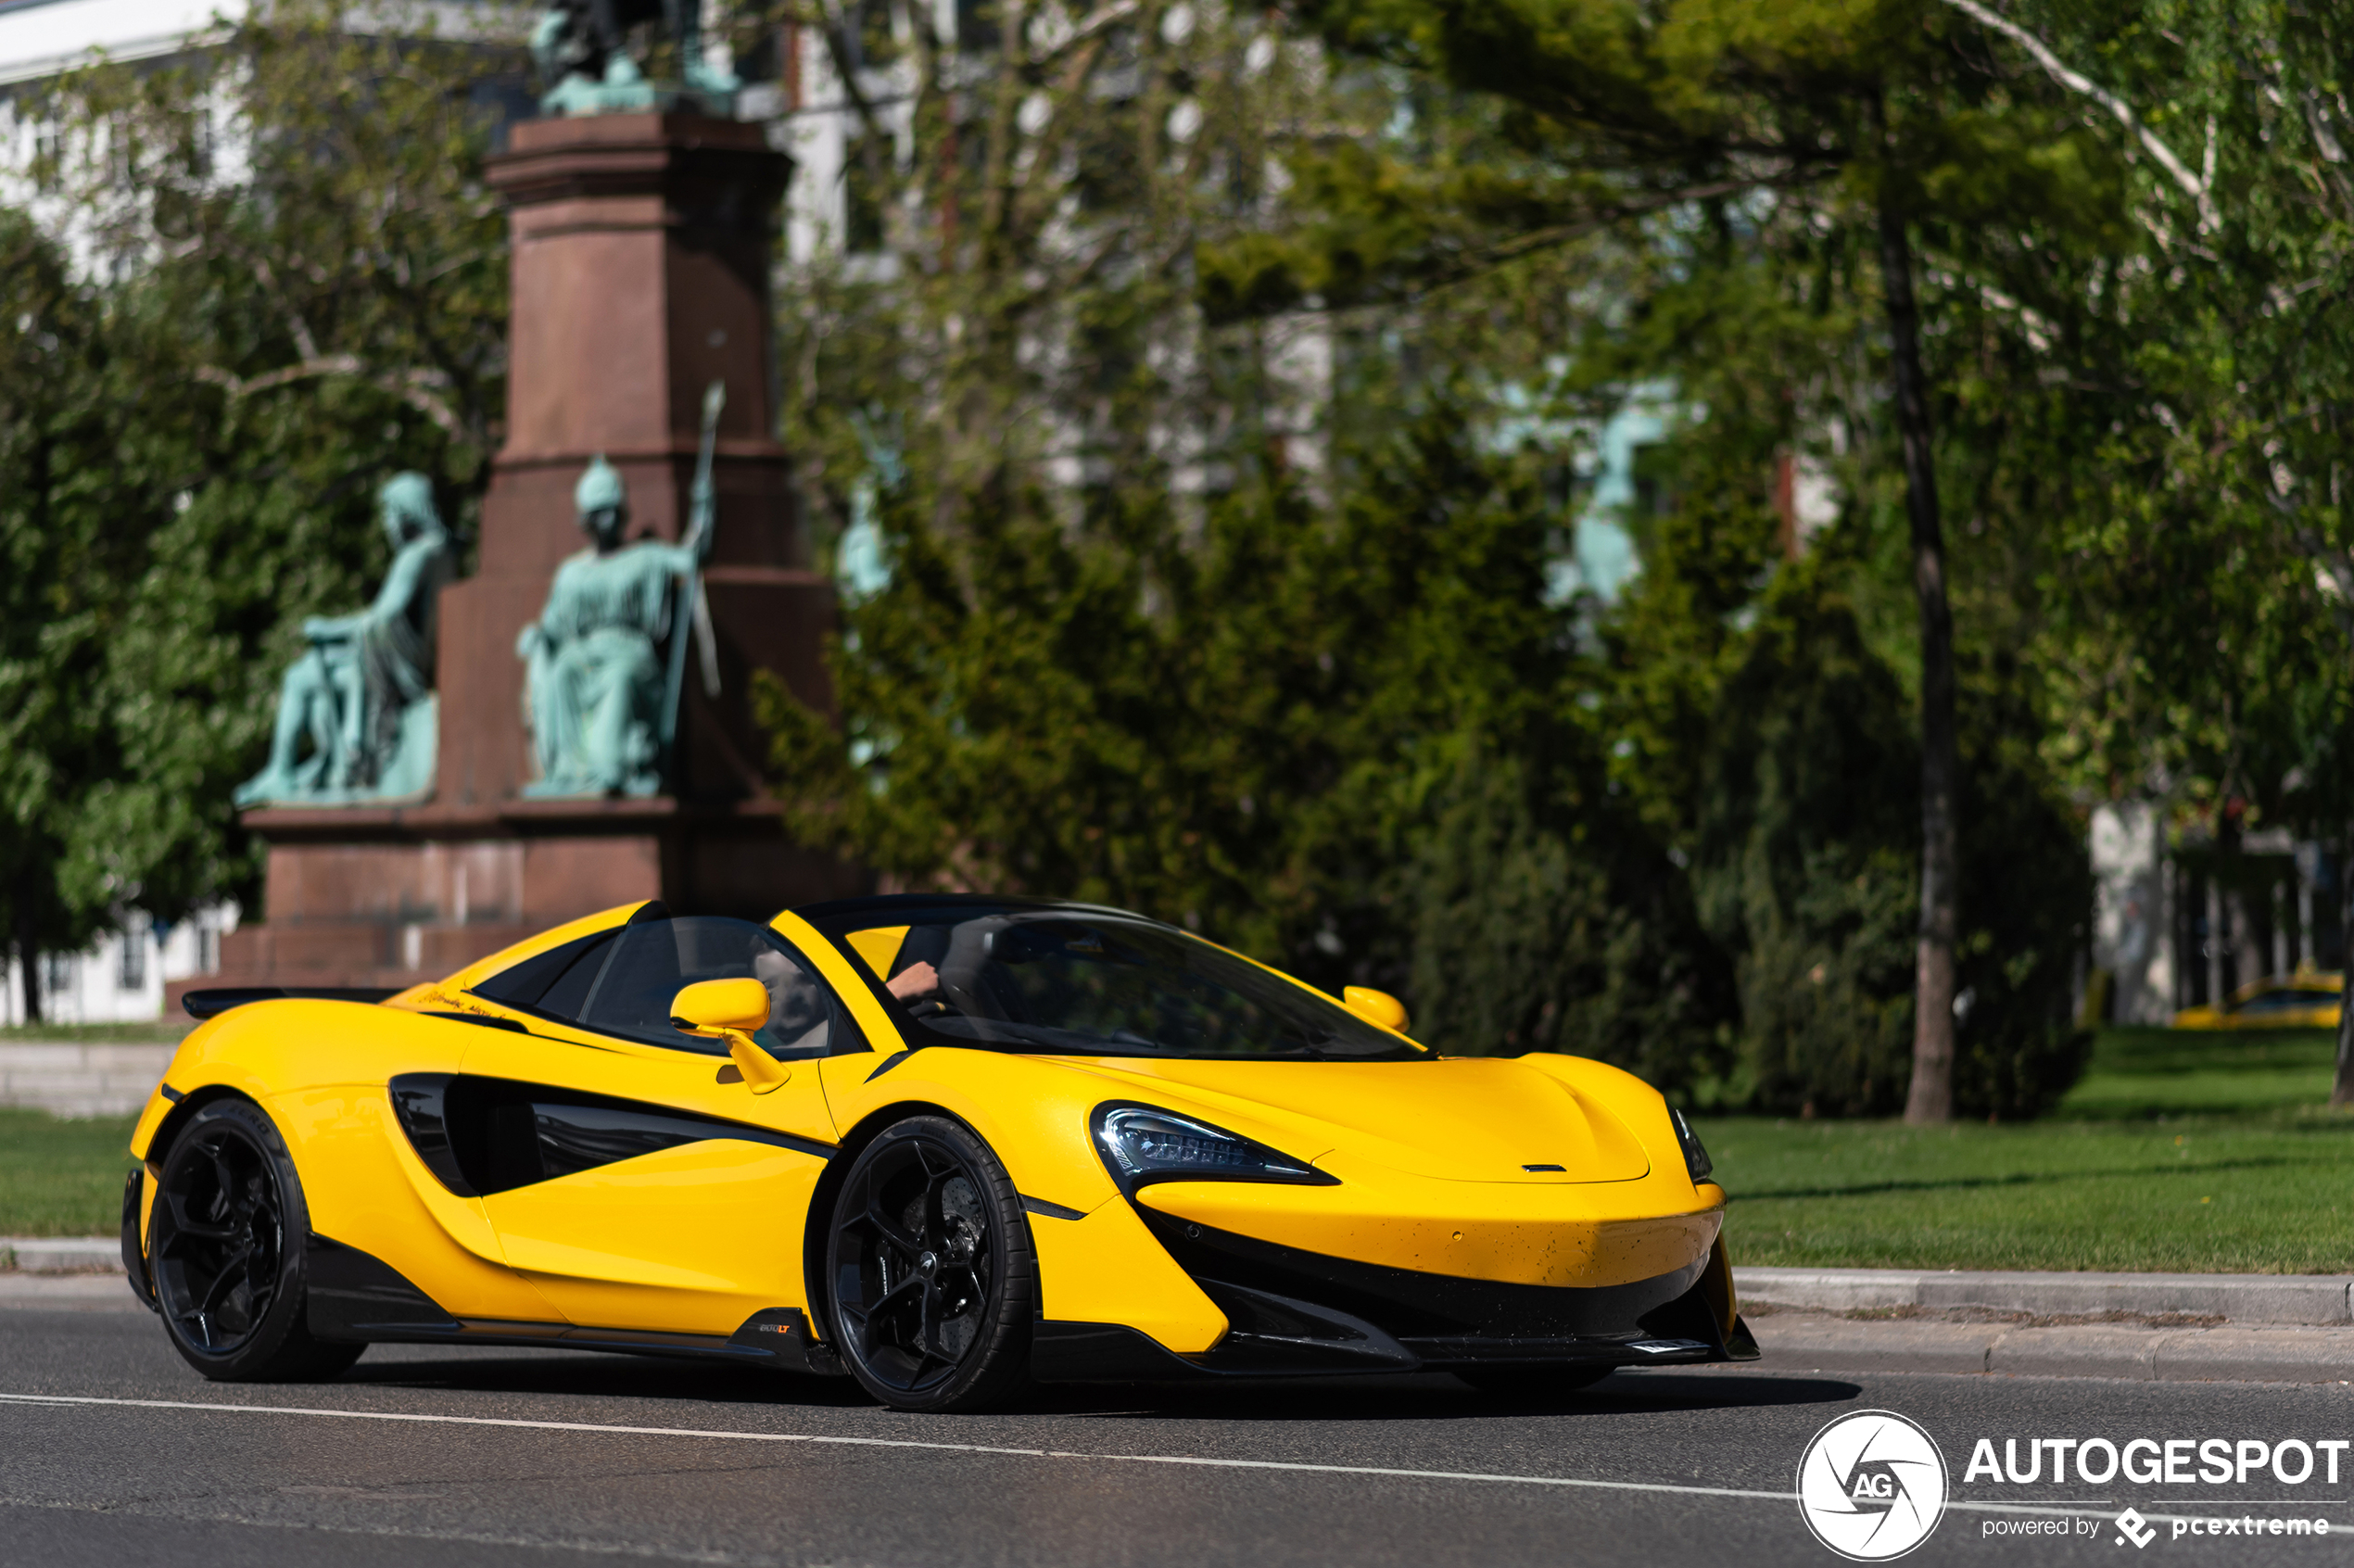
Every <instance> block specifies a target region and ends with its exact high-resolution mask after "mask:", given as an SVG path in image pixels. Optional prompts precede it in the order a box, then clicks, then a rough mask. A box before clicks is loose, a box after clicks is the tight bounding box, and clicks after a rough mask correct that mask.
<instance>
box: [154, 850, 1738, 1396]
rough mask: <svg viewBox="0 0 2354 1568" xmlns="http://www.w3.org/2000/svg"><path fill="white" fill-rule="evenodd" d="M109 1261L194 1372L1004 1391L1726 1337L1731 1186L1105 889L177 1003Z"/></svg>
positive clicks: (1560, 1379) (1649, 1349)
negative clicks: (392, 1369)
mask: <svg viewBox="0 0 2354 1568" xmlns="http://www.w3.org/2000/svg"><path fill="white" fill-rule="evenodd" d="M188 1006H189V1010H190V1011H191V1012H193V1013H196V1014H197V1015H198V1016H199V1017H201V1018H205V1019H206V1021H205V1022H204V1023H203V1024H202V1025H201V1027H199V1028H198V1029H196V1031H194V1032H193V1033H191V1034H190V1035H189V1036H188V1037H187V1040H186V1043H184V1044H183V1045H182V1046H181V1048H180V1051H179V1054H178V1055H177V1056H174V1057H173V1058H172V1062H171V1069H170V1070H169V1071H168V1073H167V1074H166V1076H165V1079H164V1081H163V1082H162V1083H161V1084H160V1085H158V1088H157V1090H156V1092H155V1094H154V1096H153V1097H152V1098H151V1099H150V1100H149V1102H148V1104H147V1106H146V1113H145V1115H144V1116H142V1117H141V1119H140V1121H139V1125H138V1130H137V1132H136V1133H135V1134H134V1135H133V1141H132V1153H133V1156H135V1157H137V1158H139V1159H140V1160H141V1161H142V1162H143V1165H142V1168H141V1169H140V1170H136V1171H134V1172H133V1174H132V1176H131V1178H130V1183H129V1187H128V1189H127V1191H126V1193H125V1195H124V1199H123V1229H122V1245H123V1260H124V1262H125V1264H126V1265H127V1266H128V1268H129V1270H130V1273H131V1279H132V1283H133V1288H134V1289H135V1290H137V1291H138V1292H139V1294H140V1295H141V1296H142V1297H143V1298H144V1299H145V1300H146V1302H147V1303H148V1305H149V1306H150V1307H152V1308H153V1309H155V1310H156V1312H157V1313H158V1316H159V1317H160V1318H161V1319H162V1321H163V1326H164V1330H165V1332H166V1333H167V1334H169V1335H170V1336H171V1342H172V1345H173V1346H174V1347H176V1348H177V1349H178V1350H179V1352H180V1354H181V1355H182V1356H184V1358H186V1359H187V1360H188V1361H189V1363H190V1364H192V1365H193V1366H195V1367H196V1369H197V1370H198V1371H199V1372H202V1373H204V1375H206V1376H207V1377H211V1378H221V1379H262V1378H272V1379H291V1378H305V1377H328V1376H333V1375H335V1373H337V1372H341V1371H342V1370H343V1369H344V1368H346V1367H348V1365H350V1363H351V1362H352V1361H353V1359H356V1358H357V1357H358V1356H359V1355H360V1354H361V1350H362V1349H363V1348H364V1347H366V1346H368V1345H370V1344H373V1343H377V1342H381V1341H408V1342H424V1343H435V1344H442V1343H446V1344H456V1345H507V1346H513V1345H533V1346H560V1347H584V1348H601V1349H609V1350H620V1351H631V1352H638V1353H652V1354H667V1355H678V1356H696V1357H707V1358H717V1359H722V1360H733V1361H737V1362H740V1363H742V1364H744V1365H747V1366H757V1367H766V1368H778V1369H784V1370H788V1371H793V1372H806V1373H815V1374H826V1375H841V1374H847V1375H848V1376H850V1377H853V1378H854V1379H856V1380H857V1382H858V1383H859V1385H861V1386H862V1387H864V1388H865V1389H866V1391H867V1393H869V1394H870V1395H872V1396H873V1397H875V1398H877V1399H880V1400H882V1401H884V1402H885V1403H887V1404H891V1405H894V1406H897V1407H900V1408H902V1409H906V1410H972V1409H978V1408H981V1407H984V1406H987V1405H989V1404H991V1403H992V1402H994V1401H1000V1400H1003V1399H1005V1398H1006V1397H1008V1396H1009V1395H1010V1394H1011V1393H1012V1392H1013V1391H1014V1390H1015V1389H1017V1388H1018V1387H1019V1386H1021V1385H1023V1384H1025V1383H1026V1382H1028V1381H1030V1380H1038V1381H1044V1382H1054V1381H1131V1380H1134V1381H1144V1380H1154V1379H1176V1378H1194V1379H1217V1378H1237V1377H1264V1376H1297V1375H1301V1374H1308V1373H1365V1372H1382V1371H1397V1372H1411V1371H1417V1370H1423V1369H1443V1370H1445V1371H1448V1372H1454V1373H1457V1374H1459V1375H1460V1376H1462V1378H1463V1379H1465V1380H1466V1381H1468V1382H1470V1383H1473V1384H1474V1385H1481V1386H1503V1387H1510V1388H1524V1389H1525V1388H1533V1387H1551V1388H1555V1389H1561V1388H1571V1387H1577V1386H1582V1385H1584V1384H1587V1383H1590V1382H1592V1381H1594V1380H1595V1379H1597V1378H1600V1377H1601V1376H1602V1375H1604V1374H1605V1373H1607V1372H1609V1371H1610V1370H1611V1369H1612V1368H1614V1367H1621V1366H1656V1365H1664V1364H1673V1363H1685V1362H1695V1361H1722V1360H1728V1359H1736V1360H1738V1359H1750V1358H1753V1357H1754V1356H1755V1355H1756V1354H1757V1348H1756V1345H1755V1343H1754V1341H1753V1339H1752V1338H1751V1336H1750V1334H1749V1332H1748V1330H1747V1328H1746V1326H1745V1325H1744V1324H1743V1323H1742V1321H1741V1320H1740V1316H1739V1315H1738V1313H1737V1311H1736V1309H1735V1302H1734V1298H1733V1288H1732V1274H1731V1271H1730V1269H1729V1267H1728V1263H1727V1260H1726V1253H1725V1247H1724V1243H1723V1239H1722V1237H1721V1235H1720V1231H1721V1230H1722V1226H1723V1220H1724V1212H1725V1194H1724V1192H1723V1191H1722V1189H1720V1188H1719V1187H1717V1186H1716V1185H1715V1183H1714V1182H1711V1181H1710V1179H1709V1174H1710V1172H1709V1163H1708V1156H1707V1155H1706V1153H1705V1152H1703V1150H1702V1147H1701V1144H1700V1142H1699V1140H1698V1139H1696V1138H1695V1137H1694V1136H1693V1135H1692V1132H1691V1130H1690V1128H1689V1127H1688V1126H1687V1125H1686V1124H1685V1122H1684V1120H1683V1118H1682V1117H1681V1115H1680V1114H1679V1113H1677V1111H1675V1110H1674V1109H1672V1108H1670V1106H1668V1105H1667V1104H1666V1102H1665V1101H1664V1100H1663V1099H1662V1098H1661V1097H1660V1096H1659V1094H1656V1093H1654V1092H1653V1091H1652V1089H1651V1088H1649V1087H1648V1086H1646V1085H1645V1084H1643V1083H1642V1082H1641V1081H1639V1080H1637V1079H1634V1078H1631V1077H1629V1076H1628V1075H1626V1073H1624V1072H1621V1071H1619V1070H1618V1069H1614V1068H1611V1067H1606V1066H1604V1065H1602V1064H1601V1063H1598V1062H1592V1061H1586V1060H1581V1059H1578V1058H1576V1057H1570V1056H1520V1057H1516V1058H1509V1059H1507V1058H1493V1057H1468V1056H1440V1055H1437V1054H1436V1053H1434V1052H1432V1051H1429V1050H1426V1049H1424V1047H1423V1046H1421V1045H1418V1044H1416V1043H1414V1042H1413V1041H1411V1039H1409V1038H1408V1037H1407V1035H1406V1034H1405V1032H1404V1030H1405V1028H1406V1023H1407V1020H1406V1017H1405V1013H1404V1010H1403V1009H1402V1008H1401V1007H1400V1006H1399V1005H1398V1003H1397V1002H1396V1001H1395V1000H1394V999H1392V998H1390V997H1388V996H1386V995H1385V994H1383V993H1379V992H1372V991H1360V990H1355V989H1352V990H1350V991H1349V992H1348V993H1347V995H1346V997H1345V999H1343V1000H1339V1001H1335V999H1334V998H1332V997H1330V996H1328V995H1326V994H1325V993H1323V992H1320V991H1317V990H1314V989H1311V988H1310V987H1309V986H1307V985H1304V984H1302V983H1301V982H1299V981H1297V980H1292V979H1290V978H1288V977H1286V976H1285V975H1283V974H1280V973H1278V972H1276V971H1275V970H1272V969H1270V968H1267V967H1263V966H1261V965H1259V964H1257V963H1254V962H1252V961H1250V960H1249V959H1247V958H1244V957H1241V956H1239V955H1236V954H1234V953H1231V952H1228V951H1227V950H1225V949H1223V948H1221V947H1218V946H1215V945H1213V944H1212V943H1210V942H1204V941H1202V940H1200V939H1199V938H1197V937H1195V936H1192V935H1189V934H1187V933H1186V932H1184V931H1183V930H1179V929H1174V928H1172V927H1170V926H1165V925H1162V924H1160V923H1158V922H1157V921H1153V920H1148V919H1145V918H1143V917H1139V916H1135V915H1130V914H1124V913H1122V912H1120V911H1119V910H1116V909H1104V908H1096V907H1093V906H1089V905H1083V904H1057V903H1046V902H1039V901H1027V900H1020V899H1013V898H989V897H948V896H930V895H909V896H904V897H891V898H864V899H851V900H845V901H840V902H835V903H829V904H817V905H814V906H809V907H804V908H801V909H797V910H793V911H791V912H788V913H786V914H783V915H779V916H778V917H776V919H775V920H773V921H771V922H770V923H769V924H767V925H766V926H762V925H755V924H753V923H751V922H749V921H745V920H738V919H728V918H721V917H710V916H693V915H677V916H674V915H672V914H671V913H670V912H669V911H667V910H666V909H664V907H663V906H662V905H661V904H658V903H651V904H637V905H634V906H627V907H624V908H619V909H614V910H610V911H607V912H606V913H604V914H601V915H595V916H591V917H588V918H586V919H582V920H577V921H575V922H573V923H572V924H570V925H567V926H563V927H561V928H559V929H555V930H551V931H549V932H547V933H545V934H544V935H542V936H539V937H538V938H535V939H533V940H532V941H529V942H524V943H522V944H520V945H518V946H515V947H513V948H510V949H508V950H507V951H505V952H503V953H500V954H498V955H495V956H493V957H490V958H486V959H484V960H482V961H481V962H480V963H477V964H475V965H474V966H473V967H469V968H465V969H462V970H460V971H459V972H458V973H456V974H454V975H451V976H449V978H448V979H446V980H438V981H436V982H434V983H431V984H425V985H419V986H415V987H412V988H411V989H410V990H407V991H403V992H400V993H397V994H387V995H379V994H376V993H300V992H284V991H269V992H259V991H255V992H228V991H213V992H204V993H192V994H191V996H190V997H189V998H188Z"/></svg>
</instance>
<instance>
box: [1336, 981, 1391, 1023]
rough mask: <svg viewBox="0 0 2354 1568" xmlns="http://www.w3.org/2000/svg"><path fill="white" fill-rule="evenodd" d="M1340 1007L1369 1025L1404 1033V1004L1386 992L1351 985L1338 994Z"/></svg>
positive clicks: (1366, 986)
mask: <svg viewBox="0 0 2354 1568" xmlns="http://www.w3.org/2000/svg"><path fill="white" fill-rule="evenodd" d="M1340 1003H1341V1005H1342V1006H1344V1007H1347V1008H1348V1010H1349V1011H1350V1012H1352V1013H1354V1014H1356V1015H1357V1016H1358V1017H1359V1018H1362V1019H1364V1020H1365V1021H1366V1022H1367V1023H1369V1024H1378V1025H1380V1026H1381V1027H1382V1028H1384V1029H1387V1030H1395V1031H1397V1032H1398V1033H1399V1034H1403V1033H1405V1032H1406V1004H1405V1003H1403V1002H1400V1001H1399V1000H1398V998H1397V997H1395V996H1392V995H1391V994H1390V993H1388V992H1386V991H1375V990H1374V989H1373V987H1372V986H1370V985H1352V986H1349V987H1348V989H1346V990H1344V991H1343V992H1342V993H1340Z"/></svg>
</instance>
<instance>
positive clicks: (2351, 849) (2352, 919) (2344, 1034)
mask: <svg viewBox="0 0 2354 1568" xmlns="http://www.w3.org/2000/svg"><path fill="white" fill-rule="evenodd" d="M2337 898H2338V904H2337V918H2338V930H2339V932H2340V933H2341V934H2340V936H2339V938H2338V940H2339V941H2340V942H2343V943H2344V944H2345V952H2344V953H2343V954H2342V955H2340V956H2339V960H2338V967H2339V969H2340V971H2341V972H2343V973H2345V974H2348V975H2354V823H2349V824H2348V826H2347V829H2346V838H2345V839H2344V841H2342V842H2341V843H2340V844H2339V845H2338V852H2337ZM2345 1000H2346V999H2345V998H2344V997H2343V996H2342V995H2341V997H2340V998H2339V1006H2338V1009H2337V1076H2336V1077H2335V1078H2334V1079H2333V1080H2331V1081H2330V1109H2332V1110H2344V1109H2346V1108H2347V1107H2348V1106H2354V1007H2349V1006H2347V1005H2344V1004H2345Z"/></svg>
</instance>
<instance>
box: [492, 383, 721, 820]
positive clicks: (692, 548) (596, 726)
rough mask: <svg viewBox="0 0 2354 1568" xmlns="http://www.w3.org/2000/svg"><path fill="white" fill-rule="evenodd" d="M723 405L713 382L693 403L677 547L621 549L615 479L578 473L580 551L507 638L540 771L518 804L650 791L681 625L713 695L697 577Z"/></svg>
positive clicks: (678, 664) (660, 771)
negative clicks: (685, 518) (686, 512)
mask: <svg viewBox="0 0 2354 1568" xmlns="http://www.w3.org/2000/svg"><path fill="white" fill-rule="evenodd" d="M723 401H724V395H723V393H722V392H721V389H720V387H719V385H718V384H717V383H716V382H715V383H713V384H712V387H711V390H710V392H709V393H708V394H707V395H706V396H705V398H704V399H703V442H702V460H701V462H699V463H698V465H697V470H696V474H695V487H694V494H693V499H692V502H691V504H690V521H689V523H688V526H687V537H686V540H685V542H683V543H680V544H675V545H674V544H664V543H663V542H662V541H661V540H659V539H639V540H637V541H636V542H634V543H631V544H624V543H622V532H623V530H624V529H625V528H626V527H627V525H628V522H629V494H628V489H627V487H626V486H625V485H624V484H623V482H622V477H621V474H619V473H618V472H617V471H615V470H614V467H613V465H612V464H610V463H608V462H605V460H604V459H603V458H601V457H600V458H598V459H597V460H596V461H595V462H592V463H590V464H589V468H588V471H587V472H586V473H584V474H581V476H580V483H579V485H578V486H577V487H576V488H575V489H574V492H573V506H574V510H575V511H576V512H577V513H578V515H579V519H580V526H581V528H582V529H583V530H584V531H585V532H586V533H587V534H588V535H589V548H588V549H587V550H582V551H580V552H579V553H578V554H576V555H574V556H572V557H570V558H568V559H567V560H566V561H565V562H564V563H563V565H561V566H559V567H557V568H556V579H555V581H554V582H553V583H551V585H549V588H548V603H547V607H546V608H545V609H544V610H542V611H541V612H540V615H539V619H538V620H537V621H535V622H533V623H532V624H531V625H529V626H525V627H524V629H523V634H522V636H520V637H519V638H517V639H515V653H516V655H517V657H519V658H521V659H522V660H523V661H524V664H525V676H524V720H525V724H526V725H528V726H529V727H530V730H531V747H532V752H533V755H534V757H535V759H536V760H537V761H538V767H539V777H538V778H537V779H535V780H533V781H532V782H531V783H529V784H526V785H525V786H524V791H523V792H524V793H525V795H528V796H533V797H538V798H550V797H559V798H560V797H564V796H576V795H639V796H643V795H652V794H655V793H658V792H659V791H660V790H661V788H662V785H663V782H664V775H665V773H666V772H667V771H668V764H669V752H670V751H671V748H672V744H673V742H674V741H675V740H676V739H677V730H678V699H679V686H680V683H681V681H682V679H683V677H684V675H685V669H686V652H687V640H688V635H689V628H690V626H691V627H692V629H693V632H694V635H695V638H696V639H697V640H698V641H699V642H700V643H701V645H702V666H703V667H702V676H703V686H704V689H705V690H706V691H709V692H712V693H713V694H716V693H717V690H718V686H719V671H718V664H717V658H716V655H715V651H714V647H713V639H712V632H711V622H710V615H709V612H708V611H707V610H706V609H705V608H704V606H703V600H702V580H701V571H702V563H703V561H704V559H705V558H706V557H708V556H709V555H710V553H711V524H712V513H713V510H714V499H713V492H712V481H711V454H712V443H713V437H714V434H715V429H716V426H717V424H718V418H719V408H720V405H721V403H722V402H723ZM665 643H667V645H668V657H667V658H666V659H665V658H664V656H663V647H664V644H665Z"/></svg>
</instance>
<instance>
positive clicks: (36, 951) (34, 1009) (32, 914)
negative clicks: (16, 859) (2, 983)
mask: <svg viewBox="0 0 2354 1568" xmlns="http://www.w3.org/2000/svg"><path fill="white" fill-rule="evenodd" d="M34 892H35V888H34V885H33V879H32V877H31V876H30V875H27V876H25V877H21V878H19V879H18V881H17V896H16V898H15V899H14V901H13V902H14V903H15V904H16V912H17V965H18V967H19V969H20V970H21V971H22V972H23V975H24V1021H25V1022H27V1023H39V1022H40V1021H41V910H40V906H39V905H38V904H36V903H35V902H34Z"/></svg>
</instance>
